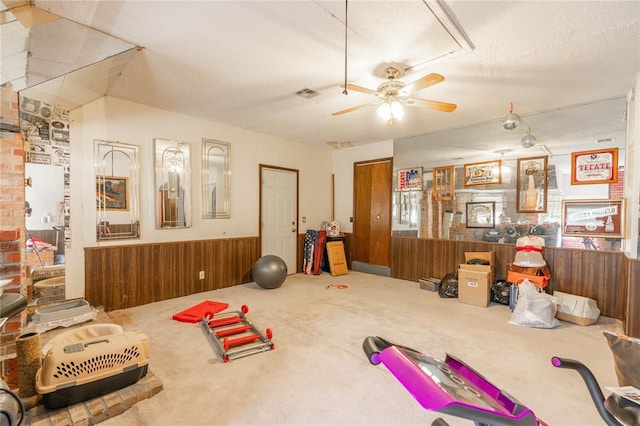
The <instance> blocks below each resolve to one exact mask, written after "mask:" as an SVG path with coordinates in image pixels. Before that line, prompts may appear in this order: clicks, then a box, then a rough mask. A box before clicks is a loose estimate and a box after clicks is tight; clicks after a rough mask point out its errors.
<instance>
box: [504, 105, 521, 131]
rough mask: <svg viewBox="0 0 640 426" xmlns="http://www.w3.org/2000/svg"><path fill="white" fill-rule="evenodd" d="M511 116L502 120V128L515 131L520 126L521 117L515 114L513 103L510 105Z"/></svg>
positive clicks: (508, 115)
mask: <svg viewBox="0 0 640 426" xmlns="http://www.w3.org/2000/svg"><path fill="white" fill-rule="evenodd" d="M510 105H511V107H510V108H509V114H507V116H506V117H505V118H504V120H502V128H503V129H505V130H509V131H511V130H513V129H515V128H516V127H518V126H519V125H520V116H519V115H518V114H515V113H514V112H513V103H510Z"/></svg>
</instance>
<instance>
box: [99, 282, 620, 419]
mask: <svg viewBox="0 0 640 426" xmlns="http://www.w3.org/2000/svg"><path fill="white" fill-rule="evenodd" d="M336 285H346V286H348V287H347V288H343V289H341V288H339V287H337V286H336ZM205 300H213V301H218V302H225V303H228V304H229V310H238V309H240V307H241V305H247V306H248V307H249V312H248V314H247V317H248V318H249V319H250V320H251V321H252V322H253V323H254V325H256V326H257V327H258V328H259V329H261V330H264V329H266V328H271V329H272V330H273V342H274V343H275V345H276V348H275V350H273V351H268V352H264V353H260V354H257V355H252V356H249V357H246V358H242V359H237V360H234V361H231V362H229V363H223V362H222V361H221V359H220V357H219V356H218V355H217V353H216V352H215V350H214V348H213V346H212V345H211V344H210V342H209V340H208V338H207V336H206V335H205V333H204V332H203V330H202V329H201V328H200V326H199V325H198V324H192V323H185V322H178V321H175V320H173V319H172V315H173V314H174V313H177V312H180V311H182V310H184V309H186V308H189V307H191V306H193V305H195V304H197V303H200V302H202V301H205ZM510 314H511V311H510V310H509V308H508V307H507V306H503V305H495V304H492V305H491V306H489V307H488V308H481V307H476V306H471V305H465V304H463V303H459V302H458V301H457V299H441V298H439V297H438V295H437V293H434V292H429V291H426V290H421V289H420V288H419V285H418V283H414V282H409V281H402V280H395V279H392V278H386V277H380V276H375V275H369V274H364V273H359V272H350V273H349V274H348V275H344V276H339V277H332V276H331V275H329V274H327V273H323V274H322V275H320V276H309V275H303V274H296V275H290V276H289V277H288V278H287V280H286V281H285V283H284V284H283V285H282V287H280V288H278V289H273V290H266V289H263V288H261V287H259V286H258V285H256V284H255V283H250V284H245V285H241V286H236V287H232V288H227V289H221V290H215V291H210V292H205V293H199V294H194V295H190V296H187V297H182V298H177V299H172V300H166V301H162V302H157V303H152V304H149V305H145V306H139V307H135V308H130V309H124V310H121V311H115V312H113V313H112V317H113V318H116V319H118V318H119V320H118V322H120V323H122V324H123V326H124V328H125V329H126V330H137V331H142V332H144V333H146V334H147V336H148V337H149V340H150V347H151V353H150V364H149V365H150V368H151V369H152V370H153V371H154V373H155V374H156V376H157V377H158V378H159V379H160V380H161V381H162V383H163V385H164V390H163V391H162V392H160V393H159V394H157V395H155V396H154V397H152V398H150V399H147V400H144V401H141V402H139V403H138V404H136V405H134V406H133V407H132V408H131V409H129V410H127V411H126V412H125V413H123V414H121V415H119V416H117V417H114V418H112V419H109V420H107V421H106V422H104V423H103V424H104V425H426V424H431V421H433V420H434V419H435V418H437V417H438V414H437V413H433V412H428V411H426V410H424V409H423V408H422V407H421V406H420V405H419V404H418V403H417V402H416V401H415V400H414V399H413V398H412V396H411V395H410V394H409V393H408V392H406V391H405V390H404V388H403V387H402V385H401V384H400V383H399V382H397V381H396V380H395V379H394V378H393V376H392V375H391V374H390V373H389V371H388V370H386V368H385V367H384V366H382V365H379V366H373V365H371V364H369V362H368V360H367V359H366V357H365V355H364V353H363V351H362V341H363V339H364V338H365V337H366V336H369V335H378V336H382V337H385V338H387V339H389V340H392V341H395V342H397V343H401V344H405V345H407V346H410V347H413V348H415V349H417V350H420V351H422V352H424V353H425V354H427V355H430V356H433V357H435V358H439V359H443V358H444V356H445V353H451V354H452V355H455V356H457V357H459V358H461V359H462V360H464V361H465V362H466V363H468V364H469V365H470V366H472V367H473V368H475V369H476V370H478V371H479V372H480V373H482V374H483V375H484V376H485V377H487V378H488V379H489V380H491V381H492V382H493V383H494V384H496V385H497V386H499V387H501V388H502V389H504V390H506V391H508V392H509V393H510V394H511V395H513V396H514V397H516V398H517V399H519V400H520V401H521V402H522V403H523V404H524V405H526V406H528V407H530V408H531V409H533V410H534V412H535V413H536V414H537V415H538V417H540V418H541V419H542V420H544V421H545V422H547V423H548V424H549V425H554V426H556V425H575V426H578V425H579V426H587V425H600V424H602V421H601V420H600V418H599V416H598V414H597V412H596V410H595V408H594V407H593V405H592V403H591V401H590V399H589V396H588V394H587V391H586V388H585V386H584V385H583V384H582V381H581V379H580V378H579V376H578V375H577V374H576V373H574V372H572V371H568V370H559V369H556V368H553V367H552V366H551V363H550V358H551V357H552V356H553V355H560V356H564V357H568V358H575V359H579V360H581V361H583V362H584V363H586V364H587V365H588V366H589V367H590V368H591V369H592V371H593V372H594V374H595V376H596V378H597V379H598V380H599V381H600V384H601V386H603V387H604V386H616V385H617V382H616V376H615V372H614V366H613V357H612V355H611V353H610V351H609V348H608V346H607V343H606V340H605V338H604V336H603V335H602V331H603V330H615V331H621V330H620V324H619V322H617V321H613V320H609V319H607V318H602V317H601V319H600V320H599V321H598V323H597V324H594V325H591V326H587V327H585V326H579V325H574V324H570V323H566V322H562V323H561V326H560V327H558V328H555V329H550V330H549V329H533V328H526V327H520V326H516V325H511V324H508V320H509V317H510ZM605 393H606V391H605ZM442 417H443V418H444V419H445V420H446V421H448V422H449V423H450V424H452V425H469V424H472V422H470V421H468V420H461V419H458V418H454V417H450V416H442Z"/></svg>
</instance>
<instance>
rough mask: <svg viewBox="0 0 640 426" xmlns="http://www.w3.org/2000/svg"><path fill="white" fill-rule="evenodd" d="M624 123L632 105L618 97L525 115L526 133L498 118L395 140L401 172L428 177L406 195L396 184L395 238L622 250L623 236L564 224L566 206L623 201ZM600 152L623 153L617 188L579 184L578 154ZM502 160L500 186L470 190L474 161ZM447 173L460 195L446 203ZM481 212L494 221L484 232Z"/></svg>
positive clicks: (609, 184)
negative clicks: (575, 172) (442, 176)
mask: <svg viewBox="0 0 640 426" xmlns="http://www.w3.org/2000/svg"><path fill="white" fill-rule="evenodd" d="M625 117H626V99H624V98H616V99H610V100H606V101H600V102H594V103H590V104H584V105H580V106H575V107H569V108H564V109H558V110H553V111H547V112H542V113H537V114H531V115H528V116H523V117H522V121H523V124H521V126H520V127H523V126H524V129H522V131H520V130H521V129H520V128H518V129H517V130H513V131H511V132H509V131H506V130H504V129H503V128H502V126H501V121H500V120H497V121H495V122H485V123H480V124H477V125H472V126H468V127H464V128H456V129H451V130H446V131H442V132H437V133H432V134H427V135H420V136H415V137H411V138H406V139H398V140H396V141H394V167H395V168H397V169H405V168H409V167H423V169H424V173H423V185H422V187H423V189H422V190H421V191H410V192H402V191H399V190H398V185H397V183H394V197H393V225H392V232H393V235H396V236H414V237H419V238H437V239H455V240H471V241H485V242H504V243H515V242H516V241H517V239H518V238H519V237H521V236H526V235H529V234H536V235H539V236H541V237H542V238H544V240H545V245H546V246H551V247H566V248H581V249H598V250H613V251H618V250H623V249H624V247H623V244H624V240H623V239H621V238H615V237H611V236H608V235H605V234H603V235H602V236H601V237H600V236H597V237H582V236H581V237H576V236H571V235H566V233H563V230H562V226H561V223H562V219H563V212H562V204H563V201H565V200H583V199H595V200H602V199H618V198H621V197H622V194H623V190H624V188H623V187H624V166H625V164H624V159H625V147H626V126H627V123H626V120H625ZM528 128H530V129H532V130H533V129H535V130H533V131H532V133H535V135H536V136H537V139H538V142H537V143H536V144H535V145H534V146H533V147H531V148H525V147H523V146H522V144H521V138H522V137H523V135H524V134H526V132H527V131H528ZM518 131H520V133H518ZM435 147H438V148H437V149H436V148H435ZM445 147H446V148H445ZM594 149H600V150H602V149H618V150H619V155H618V161H617V168H618V175H619V178H618V180H617V182H615V183H613V182H612V183H606V184H601V183H598V184H590V185H574V184H572V168H573V167H572V166H573V165H572V161H573V160H572V153H574V152H587V153H588V152H590V151H592V150H594ZM498 161H499V162H500V171H499V173H500V182H499V183H496V184H491V185H489V184H486V185H485V184H482V185H473V186H469V185H465V180H464V179H465V169H466V168H467V167H466V166H468V165H469V164H470V163H478V162H480V163H483V162H498ZM452 164H453V166H450V165H452ZM445 168H446V169H448V170H449V171H450V172H449V173H450V175H451V176H452V178H451V181H452V187H453V196H452V197H451V198H449V197H446V199H443V197H440V196H439V192H438V191H439V185H440V184H441V183H440V182H439V181H438V176H439V175H438V174H437V172H439V171H441V170H443V169H445ZM432 170H434V171H435V172H436V173H435V179H436V181H435V185H434V173H433V172H432ZM434 187H435V188H434ZM475 206H483V207H484V206H490V207H491V208H490V209H489V210H490V211H491V212H492V213H491V217H490V219H491V220H488V221H483V223H482V226H478V224H477V223H476V222H475V221H474V218H473V217H470V215H469V212H473V211H475V210H474V209H473V207H475ZM605 219H606V218H605ZM469 225H471V226H469Z"/></svg>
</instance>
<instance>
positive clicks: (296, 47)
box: [34, 0, 640, 156]
mask: <svg viewBox="0 0 640 426" xmlns="http://www.w3.org/2000/svg"><path fill="white" fill-rule="evenodd" d="M34 4H35V5H36V6H38V7H40V8H42V9H45V10H47V11H49V12H52V13H54V14H57V15H60V16H62V17H64V18H67V19H69V20H72V21H75V22H78V23H81V24H83V25H87V26H90V27H93V28H95V29H97V30H100V31H102V32H105V33H107V34H111V35H113V36H115V37H118V38H120V39H122V40H125V41H127V42H129V43H131V44H134V45H137V46H141V47H143V49H141V50H140V51H135V50H134V51H133V53H132V52H129V53H128V55H129V56H130V59H129V60H128V64H126V66H124V67H123V68H122V70H121V74H119V76H118V77H117V78H110V79H107V81H108V83H109V85H108V88H107V89H106V90H105V92H106V93H107V94H108V95H110V96H115V97H118V98H122V99H127V100H131V101H134V102H139V103H142V104H147V105H150V106H154V107H158V108H163V109H167V110H171V111H176V112H180V113H184V114H188V115H191V116H195V117H201V118H205V119H208V120H213V121H218V122H221V123H226V124H229V125H231V126H236V127H240V128H245V129H251V130H255V131H258V132H262V133H266V134H270V135H275V136H279V137H283V138H286V139H291V140H294V141H300V142H303V143H308V144H317V145H325V144H327V143H331V142H333V145H336V142H337V145H338V146H339V145H340V144H343V145H344V144H349V143H352V144H355V145H358V144H364V143H370V142H375V141H380V140H388V139H397V138H406V137H414V136H417V135H422V134H426V133H432V132H438V131H442V130H444V129H453V128H459V127H463V126H466V125H469V124H472V123H483V122H485V123H486V122H491V121H495V120H499V119H500V118H501V117H503V116H504V115H506V113H507V112H508V111H509V105H510V103H511V102H512V103H513V106H514V111H515V112H517V113H519V114H521V115H523V117H526V116H528V115H531V114H532V113H534V112H540V111H551V110H555V109H558V108H559V107H566V106H571V105H581V104H585V103H591V102H594V101H599V100H606V99H611V98H624V97H625V96H626V95H627V94H628V92H629V90H630V89H631V88H632V87H633V85H634V77H635V74H636V73H638V72H640V53H639V52H640V2H637V1H567V2H564V1H549V2H546V1H495V2H494V1H448V2H430V1H429V2H423V1H419V0H407V1H380V2H376V1H354V0H351V1H349V3H348V8H349V9H348V15H347V18H348V27H349V31H348V33H347V35H348V38H347V40H348V55H347V59H348V67H347V76H348V82H349V83H351V84H357V85H359V86H363V87H366V88H370V89H375V88H376V87H377V86H378V84H380V83H381V82H383V81H384V68H385V67H386V66H387V65H389V64H394V65H396V66H398V67H400V68H401V71H402V75H401V76H400V78H399V79H400V80H402V81H404V82H405V83H410V82H412V81H414V80H417V79H418V78H420V77H422V76H424V75H426V74H428V73H439V74H442V75H443V76H444V77H445V80H444V81H443V82H442V83H439V84H437V85H434V86H431V87H427V88H425V89H422V90H420V91H419V92H417V93H416V94H415V96H416V97H419V98H424V99H432V100H439V101H443V102H449V103H455V104H457V105H458V108H457V109H456V110H455V111H454V112H452V113H443V112H437V111H433V110H430V109H427V108H422V107H407V108H406V115H405V117H404V119H403V120H402V121H401V122H400V123H398V124H397V125H396V126H392V127H389V126H387V125H386V124H385V123H384V122H383V121H382V120H381V119H380V118H379V117H378V116H377V115H376V113H375V107H374V106H371V107H368V108H364V109H360V110H357V111H355V112H351V113H348V114H344V115H340V116H332V115H331V114H332V113H333V112H336V111H339V110H343V109H346V108H350V107H354V106H357V105H362V104H368V103H375V102H376V101H377V98H376V97H375V96H372V95H370V94H365V93H360V92H356V91H349V93H348V95H344V94H343V93H342V92H343V89H342V88H341V87H340V85H341V84H343V83H344V79H345V54H344V47H345V3H344V2H341V1H286V2H285V1H273V2H272V1H140V0H124V1H99V2H96V1H91V0H83V1H79V0H73V1H71V0H69V1H43V0H36V1H35V2H34ZM118 64H119V65H120V66H121V67H122V63H121V62H118ZM103 68H104V67H103ZM99 72H105V71H104V69H103V70H102V71H99ZM118 73H120V70H119V71H118ZM83 78H84V79H85V80H86V79H87V77H86V75H85V76H83ZM96 78H102V79H104V77H96ZM303 89H310V90H312V91H315V92H317V93H318V95H317V96H314V97H310V98H303V97H301V96H298V95H296V92H298V91H300V90H303ZM76 102H81V101H79V100H76ZM615 119H617V120H620V117H619V116H618V117H616V118H615ZM537 125H538V124H537ZM539 125H540V126H542V125H543V124H542V123H540V124H539ZM585 125H588V123H586V124H585ZM622 127H623V128H624V125H622ZM526 131H527V128H526V126H521V128H519V129H516V130H515V131H514V133H513V135H514V136H513V138H514V140H515V141H516V143H517V141H518V140H519V138H520V137H522V136H523V135H524V134H526ZM532 131H533V133H536V132H537V131H538V132H543V130H542V129H540V128H532ZM516 133H517V137H516V136H515V135H516ZM589 137H590V136H589ZM602 137H606V135H604V136H602ZM545 143H546V144H547V145H548V146H549V147H550V148H552V149H553V143H554V142H553V140H548V141H546V142H545ZM505 144H506V142H505ZM511 145H513V143H511ZM461 149H464V150H466V152H465V153H461V154H460V155H461V156H464V155H467V156H469V155H474V153H478V151H479V150H478V145H477V140H476V141H469V143H468V146H464V147H462V148H461ZM486 149H491V150H495V149H500V147H497V148H496V146H491V147H487V148H486ZM558 149H560V148H558ZM594 149H595V148H594Z"/></svg>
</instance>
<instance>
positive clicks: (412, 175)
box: [398, 167, 422, 191]
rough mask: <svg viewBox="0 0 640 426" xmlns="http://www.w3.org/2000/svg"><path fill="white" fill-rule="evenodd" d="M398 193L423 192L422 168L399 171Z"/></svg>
mask: <svg viewBox="0 0 640 426" xmlns="http://www.w3.org/2000/svg"><path fill="white" fill-rule="evenodd" d="M398 191H422V167H412V168H410V169H401V170H398Z"/></svg>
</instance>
